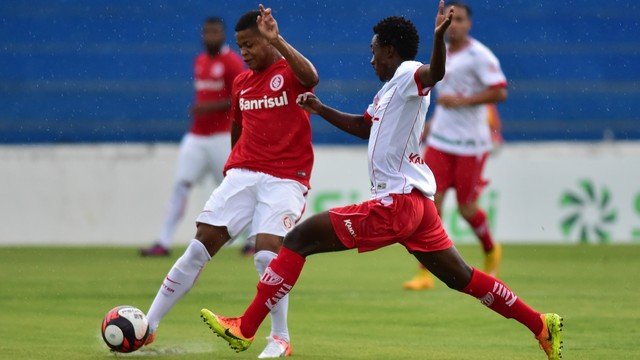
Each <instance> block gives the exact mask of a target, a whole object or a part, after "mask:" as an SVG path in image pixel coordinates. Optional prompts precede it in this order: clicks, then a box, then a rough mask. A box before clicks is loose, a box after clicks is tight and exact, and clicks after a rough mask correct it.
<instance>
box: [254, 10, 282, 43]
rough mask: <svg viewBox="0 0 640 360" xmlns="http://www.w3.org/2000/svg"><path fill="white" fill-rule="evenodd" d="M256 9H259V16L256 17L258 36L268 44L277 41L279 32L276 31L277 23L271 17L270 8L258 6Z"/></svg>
mask: <svg viewBox="0 0 640 360" xmlns="http://www.w3.org/2000/svg"><path fill="white" fill-rule="evenodd" d="M258 8H259V9H260V15H258V19H257V23H258V30H260V34H262V36H264V37H265V38H266V39H267V40H268V41H270V42H271V41H274V40H276V39H278V35H280V31H279V30H278V23H277V22H276V19H275V18H274V17H273V14H272V11H271V8H266V9H265V7H264V5H262V4H260V5H259V6H258Z"/></svg>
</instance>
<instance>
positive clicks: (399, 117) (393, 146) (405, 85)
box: [364, 61, 436, 199]
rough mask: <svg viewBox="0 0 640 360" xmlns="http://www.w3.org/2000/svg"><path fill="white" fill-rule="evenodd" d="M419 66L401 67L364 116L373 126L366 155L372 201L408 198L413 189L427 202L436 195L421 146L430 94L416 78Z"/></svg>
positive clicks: (410, 63) (408, 62)
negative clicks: (394, 196) (390, 197)
mask: <svg viewBox="0 0 640 360" xmlns="http://www.w3.org/2000/svg"><path fill="white" fill-rule="evenodd" d="M420 66H422V63H420V62H418V61H405V62H403V63H402V64H400V66H399V67H398V69H396V72H395V74H394V75H393V77H392V78H391V80H389V81H388V82H386V83H385V84H384V86H382V89H380V91H378V93H377V94H376V96H375V97H374V99H373V103H372V104H371V105H369V107H368V108H367V111H366V112H365V114H364V116H365V119H367V120H369V121H371V122H372V124H371V133H370V135H369V149H368V150H369V151H368V153H369V180H371V194H372V197H373V198H383V197H385V196H388V195H389V194H409V193H411V191H413V189H418V190H420V192H422V193H423V194H424V195H425V196H426V197H428V198H430V199H433V195H434V194H435V193H436V181H435V179H434V177H433V173H432V172H431V169H429V167H428V166H427V164H426V163H425V162H424V160H423V159H422V148H421V146H420V135H421V134H422V128H423V126H424V121H425V117H426V116H427V109H428V108H429V98H430V94H429V92H430V90H431V88H425V87H424V86H423V85H422V83H421V81H420V78H419V77H418V75H417V70H418V68H419V67H420Z"/></svg>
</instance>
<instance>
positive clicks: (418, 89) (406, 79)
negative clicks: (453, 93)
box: [398, 64, 431, 98]
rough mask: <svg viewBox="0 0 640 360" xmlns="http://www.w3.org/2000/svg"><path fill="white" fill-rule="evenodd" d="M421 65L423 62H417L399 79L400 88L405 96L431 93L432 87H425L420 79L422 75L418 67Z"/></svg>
mask: <svg viewBox="0 0 640 360" xmlns="http://www.w3.org/2000/svg"><path fill="white" fill-rule="evenodd" d="M420 66H422V64H416V66H415V67H412V68H410V69H408V71H405V73H404V74H402V75H401V76H400V78H399V79H398V80H399V82H398V90H399V91H400V94H401V95H402V96H403V97H405V98H408V97H417V96H427V95H429V91H431V87H425V86H424V85H423V84H422V81H420V76H419V75H418V69H419V68H420Z"/></svg>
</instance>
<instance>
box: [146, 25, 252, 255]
mask: <svg viewBox="0 0 640 360" xmlns="http://www.w3.org/2000/svg"><path fill="white" fill-rule="evenodd" d="M225 41H226V34H225V30H224V22H223V21H222V19H221V18H218V17H210V18H207V19H206V20H205V21H204V24H203V25H202V43H203V45H204V51H203V52H202V53H200V54H199V55H198V56H197V57H196V60H195V62H194V69H193V79H194V87H195V91H196V95H195V103H194V105H193V106H192V107H191V116H192V118H193V122H192V124H191V129H190V130H189V132H188V133H187V134H185V135H184V137H183V138H182V142H181V143H180V150H179V154H178V164H177V170H176V177H175V182H174V184H173V191H172V194H171V197H170V199H169V203H168V204H167V210H166V215H165V218H164V222H163V224H162V228H161V230H160V235H159V236H158V239H157V242H156V243H155V244H153V245H152V246H151V247H149V248H145V249H140V255H142V256H167V255H169V252H170V248H171V242H172V240H173V235H174V233H175V230H176V226H177V225H178V223H179V222H180V220H181V219H182V217H183V216H184V213H185V209H186V206H187V199H188V197H189V193H190V191H191V188H192V186H193V185H194V184H196V183H198V182H200V181H201V180H202V178H204V177H205V176H206V175H211V176H213V179H214V181H215V182H216V186H217V185H218V184H220V183H221V182H222V169H223V167H224V163H225V162H226V161H227V157H228V156H229V152H230V151H231V141H230V135H229V131H230V128H231V118H230V116H229V111H230V104H231V85H232V84H233V80H234V79H235V77H236V76H237V75H238V74H240V73H241V72H242V71H243V70H244V64H243V62H242V58H240V56H239V55H238V54H236V53H235V52H233V51H232V50H231V49H230V48H229V46H228V45H226V44H225Z"/></svg>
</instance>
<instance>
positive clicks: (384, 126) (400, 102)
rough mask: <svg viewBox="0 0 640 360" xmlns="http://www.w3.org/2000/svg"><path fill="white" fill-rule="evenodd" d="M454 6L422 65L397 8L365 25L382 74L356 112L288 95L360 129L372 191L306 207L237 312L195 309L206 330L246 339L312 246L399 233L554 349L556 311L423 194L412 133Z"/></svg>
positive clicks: (240, 343)
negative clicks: (467, 246) (547, 310)
mask: <svg viewBox="0 0 640 360" xmlns="http://www.w3.org/2000/svg"><path fill="white" fill-rule="evenodd" d="M452 16H454V10H453V8H451V9H449V11H448V12H447V15H445V12H444V3H443V2H442V1H440V4H439V6H438V15H437V16H436V26H435V33H434V43H433V51H432V54H431V63H430V64H429V65H426V64H422V63H420V62H418V61H414V60H413V59H415V56H416V54H417V52H418V44H419V38H418V32H417V30H416V28H415V26H414V25H413V24H412V23H411V22H409V21H408V20H406V19H404V18H402V17H389V18H386V19H384V20H382V21H381V22H379V23H378V24H377V25H376V26H375V27H374V28H373V32H374V36H373V39H372V41H371V50H372V52H373V57H372V59H371V64H372V65H373V68H374V70H375V72H376V74H377V75H378V77H379V78H380V79H381V80H382V81H385V84H384V85H383V86H382V88H381V89H380V91H378V93H377V94H376V96H375V97H374V99H373V102H372V103H371V104H370V105H369V107H368V108H367V110H366V112H365V113H364V115H357V114H347V113H343V112H340V111H338V110H336V109H333V108H331V107H328V106H326V105H324V104H322V103H321V102H320V101H319V100H318V99H317V98H316V97H315V96H314V95H313V94H311V93H305V94H302V95H301V96H300V97H299V98H298V102H299V104H300V105H301V106H303V107H304V108H306V109H308V110H309V111H311V112H314V113H317V114H319V115H320V116H322V117H323V118H324V119H326V120H327V121H329V122H330V123H331V124H333V125H335V126H337V127H338V128H340V129H342V130H344V131H346V132H348V133H350V134H353V135H356V136H359V137H362V138H368V139H369V146H368V160H369V177H370V180H371V184H372V189H371V191H372V195H373V196H372V199H371V200H369V201H365V202H363V203H360V204H355V205H348V206H345V207H339V208H333V209H331V210H329V211H327V212H323V213H320V214H316V215H314V216H312V217H310V218H309V219H307V220H305V221H303V222H302V223H300V224H299V225H297V226H296V227H295V228H294V229H293V230H292V231H290V232H289V233H288V234H287V235H286V237H285V239H284V245H283V247H282V248H281V249H280V252H279V253H278V257H276V258H275V259H274V260H273V261H271V263H270V264H269V267H268V268H267V270H266V271H265V273H264V275H263V276H262V278H261V279H260V281H259V283H258V286H257V294H256V296H255V298H254V299H253V302H252V303H251V304H250V305H249V307H248V308H247V309H246V311H245V312H244V314H243V315H242V316H241V317H237V318H229V317H223V316H219V315H216V314H214V313H213V312H211V311H210V310H207V309H202V310H201V316H202V317H203V319H204V320H205V322H206V323H207V324H208V325H209V327H211V329H213V331H214V332H215V333H216V334H217V335H218V336H220V337H222V338H223V339H225V340H226V341H227V342H228V343H229V345H230V346H231V347H232V348H233V349H235V350H236V351H242V350H245V349H247V348H248V347H249V346H250V345H251V342H252V341H253V338H254V335H255V333H256V331H257V329H258V327H259V326H260V324H261V323H262V321H263V320H264V318H265V317H266V315H267V314H268V313H269V310H270V309H272V308H274V307H276V306H278V303H279V302H280V301H281V299H282V298H283V297H285V296H287V294H288V293H289V291H291V289H292V288H293V286H294V285H295V283H296V281H297V280H298V277H299V275H300V273H301V272H302V268H303V266H304V264H305V261H306V257H307V256H309V255H312V254H317V253H323V252H332V251H343V250H348V249H358V251H359V252H363V251H371V250H375V249H378V248H381V247H384V246H387V245H390V244H394V243H400V244H402V245H403V246H405V248H407V250H408V251H409V252H410V253H411V254H413V255H414V256H415V257H416V259H418V261H420V262H421V263H422V264H424V265H425V266H426V267H427V268H428V269H429V270H430V271H432V272H433V273H434V274H435V275H436V276H437V277H438V278H439V279H441V280H442V281H444V282H445V283H446V284H447V285H448V286H449V287H450V288H452V289H456V290H458V291H461V292H463V293H466V294H469V295H471V296H473V297H476V298H478V299H479V300H480V301H481V302H482V304H484V305H486V306H487V307H489V308H490V309H492V310H494V311H496V312H497V313H499V314H500V315H502V316H504V317H506V318H513V319H516V320H517V321H519V322H520V323H522V324H523V325H525V326H526V327H527V328H529V330H531V332H532V333H533V334H534V336H536V338H537V339H538V340H539V342H540V344H541V346H542V347H543V349H544V351H545V352H546V353H547V354H548V357H549V359H557V358H559V356H560V350H561V336H560V335H561V332H560V329H561V320H562V319H561V318H560V316H558V315H557V314H540V313H539V312H537V311H535V310H533V309H532V308H530V307H529V306H528V305H527V304H526V303H525V302H524V301H523V300H522V299H520V298H519V297H518V296H516V294H515V293H514V292H513V291H511V290H510V289H509V288H508V287H507V285H505V284H504V283H503V282H501V281H500V280H498V279H496V278H494V277H492V276H491V275H488V274H485V273H483V272H482V271H480V270H478V269H474V268H472V267H470V266H469V265H467V264H466V263H465V262H464V260H463V259H462V258H461V256H460V254H459V253H458V251H457V250H456V248H455V247H454V246H453V244H452V243H451V241H450V240H449V237H448V236H447V234H446V232H445V231H444V229H443V227H442V224H441V222H440V217H439V216H438V213H437V211H436V207H435V204H434V202H433V196H434V194H435V190H436V189H435V188H436V186H435V185H436V184H435V181H434V177H433V173H432V172H431V170H430V169H429V167H428V166H427V164H426V162H425V161H424V159H422V158H421V156H420V154H421V148H420V134H421V132H422V125H423V121H424V117H425V116H426V111H427V108H428V106H429V92H430V89H431V88H432V87H433V86H434V85H435V84H436V83H437V82H438V81H439V80H441V79H442V77H443V76H444V74H445V59H446V50H445V46H444V40H443V37H444V31H445V30H446V29H447V27H448V26H449V25H450V23H451V17H452Z"/></svg>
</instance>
